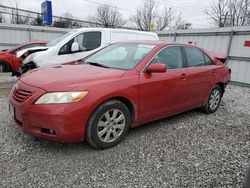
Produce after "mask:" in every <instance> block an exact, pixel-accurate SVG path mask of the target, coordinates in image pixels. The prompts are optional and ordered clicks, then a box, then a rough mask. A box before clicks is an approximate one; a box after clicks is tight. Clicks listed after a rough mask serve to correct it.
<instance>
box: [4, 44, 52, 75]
mask: <svg viewBox="0 0 250 188" xmlns="http://www.w3.org/2000/svg"><path fill="white" fill-rule="evenodd" d="M46 43H47V42H45V41H33V42H27V43H24V44H21V45H19V46H17V47H15V48H12V49H10V50H7V51H6V52H0V61H3V62H6V63H8V64H9V65H10V66H11V70H12V72H15V71H18V69H19V68H20V66H21V62H22V59H21V58H17V57H16V52H17V51H19V50H22V49H23V48H24V47H27V48H28V47H29V46H32V47H34V45H36V44H37V45H40V44H46Z"/></svg>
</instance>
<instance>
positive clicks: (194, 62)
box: [185, 47, 206, 67]
mask: <svg viewBox="0 0 250 188" xmlns="http://www.w3.org/2000/svg"><path fill="white" fill-rule="evenodd" d="M185 50H186V55H187V60H188V65H189V67H197V66H204V65H206V63H205V59H204V55H203V54H204V53H203V52H202V51H201V50H199V49H198V48H192V47H185Z"/></svg>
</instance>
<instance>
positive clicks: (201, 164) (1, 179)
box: [0, 85, 250, 187]
mask: <svg viewBox="0 0 250 188" xmlns="http://www.w3.org/2000/svg"><path fill="white" fill-rule="evenodd" d="M249 121H250V88H242V87H237V86H232V85H230V86H229V87H228V88H227V91H226V94H225V96H224V98H223V101H222V104H221V106H220V108H219V109H218V111H217V112H216V113H214V114H211V115H204V114H203V113H201V112H200V111H199V110H194V111H190V112H187V113H183V114H181V115H177V116H174V117H171V118H167V119H163V120H160V121H155V122H152V123H148V124H146V125H144V126H142V127H140V128H136V129H132V130H131V131H130V132H129V134H128V136H127V137H126V139H125V140H124V141H123V142H122V143H121V144H120V145H118V146H117V147H114V148H111V149H108V150H102V151H98V150H95V149H93V148H92V147H90V146H89V145H88V144H87V143H77V144H60V143H56V142H51V141H46V140H41V139H36V138H34V137H31V136H27V135H23V134H22V133H21V132H20V131H19V130H18V129H17V128H16V127H15V125H14V122H13V120H12V119H11V117H10V115H9V113H8V112H7V99H0V167H1V168H0V187H242V186H243V182H244V179H245V175H246V172H247V168H248V167H249V166H250V160H249V159H250V132H249V131H250V123H249Z"/></svg>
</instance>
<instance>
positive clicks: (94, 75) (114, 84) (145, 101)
mask: <svg viewBox="0 0 250 188" xmlns="http://www.w3.org/2000/svg"><path fill="white" fill-rule="evenodd" d="M144 43H145V44H152V43H150V42H144ZM155 45H156V47H155V48H154V49H153V50H152V51H151V52H150V53H149V54H148V55H147V56H146V57H145V58H144V60H143V61H142V62H141V63H139V64H138V65H137V66H136V67H135V68H134V69H133V70H128V71H125V70H116V69H111V68H110V69H106V68H101V67H96V66H91V65H87V64H76V65H74V64H68V65H60V66H56V67H53V66H51V67H47V68H46V67H44V68H40V69H35V70H32V71H30V72H28V73H26V74H24V75H23V76H22V77H21V78H20V79H19V81H18V82H17V84H18V88H17V91H19V90H29V91H32V92H33V93H34V94H33V95H32V96H31V97H29V98H28V99H27V100H26V101H25V102H23V103H20V102H18V101H17V100H16V99H15V98H14V96H13V91H12V92H11V94H10V96H9V100H10V103H11V104H12V105H13V106H14V107H15V111H16V119H15V120H16V122H17V124H18V125H19V127H20V128H21V129H22V130H23V131H24V132H25V133H28V134H31V135H35V136H38V137H42V138H47V139H54V140H57V141H60V142H78V141H83V140H84V139H85V138H84V135H85V126H86V124H87V122H88V119H89V117H90V116H91V114H92V113H93V111H94V110H95V109H96V108H97V107H98V106H99V105H100V104H102V103H103V102H105V101H106V100H108V99H111V98H117V97H119V98H125V99H127V100H129V101H130V102H131V104H132V105H133V107H134V111H135V118H134V122H133V126H139V125H142V124H144V123H146V122H149V121H153V120H156V119H160V118H163V117H168V116H170V115H173V114H178V113H181V112H183V111H187V110H190V109H193V108H198V107H201V106H203V105H204V104H205V102H206V99H207V97H208V95H209V93H210V91H211V90H212V88H213V87H214V85H216V84H217V83H223V84H227V83H228V81H229V80H230V74H229V70H228V68H227V66H225V65H224V64H222V63H221V62H220V61H219V60H217V59H216V58H215V57H213V56H210V57H211V58H212V59H213V60H214V65H210V66H201V67H194V68H180V69H176V70H166V72H164V71H162V70H163V67H161V69H160V70H161V71H162V72H161V73H159V72H158V73H156V72H154V71H151V73H148V72H143V71H142V70H144V67H145V66H146V65H147V64H148V62H149V61H150V60H151V58H152V57H153V56H154V55H155V54H156V53H157V52H158V51H159V50H161V49H162V48H164V47H166V46H167V45H187V44H176V43H171V44H170V43H168V44H166V43H155ZM151 68H152V67H151ZM159 68H160V67H159V66H158V67H153V70H156V69H157V70H159ZM151 70H152V69H151ZM82 90H87V91H88V94H87V96H86V97H85V98H83V99H82V100H81V101H79V102H76V103H70V104H53V105H48V104H47V105H35V104H34V103H35V101H36V100H37V99H38V98H39V97H40V96H42V95H43V94H44V93H46V92H56V91H82ZM15 93H16V91H14V94H15ZM42 128H47V129H53V130H55V131H56V135H49V134H46V133H42V132H41V129H42Z"/></svg>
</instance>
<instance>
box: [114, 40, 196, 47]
mask: <svg viewBox="0 0 250 188" xmlns="http://www.w3.org/2000/svg"><path fill="white" fill-rule="evenodd" d="M117 43H126V44H130V43H131V44H145V45H155V46H156V45H157V46H158V45H163V46H190V47H196V48H199V47H198V46H195V45H192V44H189V43H180V42H163V41H157V40H132V41H121V42H117Z"/></svg>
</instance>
